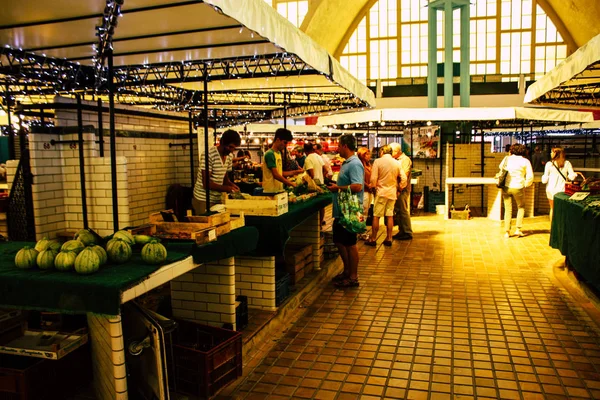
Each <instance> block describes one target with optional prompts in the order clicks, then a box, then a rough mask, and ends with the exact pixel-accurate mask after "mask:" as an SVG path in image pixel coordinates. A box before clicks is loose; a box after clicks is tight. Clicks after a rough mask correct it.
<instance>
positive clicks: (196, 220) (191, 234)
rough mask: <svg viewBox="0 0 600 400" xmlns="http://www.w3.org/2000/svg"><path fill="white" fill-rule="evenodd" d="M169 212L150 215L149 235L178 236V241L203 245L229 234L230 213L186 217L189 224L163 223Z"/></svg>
mask: <svg viewBox="0 0 600 400" xmlns="http://www.w3.org/2000/svg"><path fill="white" fill-rule="evenodd" d="M170 213H171V210H165V211H160V212H157V213H152V214H150V223H151V224H150V225H154V229H152V228H151V229H150V233H148V234H150V235H156V236H158V237H161V236H162V237H166V238H169V237H171V236H178V237H179V238H180V239H191V240H195V241H196V244H204V243H208V242H212V241H214V240H217V237H219V236H221V235H224V234H226V233H229V231H230V230H231V226H230V221H231V214H230V213H228V212H227V213H219V214H213V215H196V216H188V217H187V218H188V220H191V222H165V221H164V217H165V216H166V215H169V214H170Z"/></svg>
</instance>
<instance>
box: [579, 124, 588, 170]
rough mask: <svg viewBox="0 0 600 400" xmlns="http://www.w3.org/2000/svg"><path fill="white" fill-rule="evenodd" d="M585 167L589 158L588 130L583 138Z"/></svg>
mask: <svg viewBox="0 0 600 400" xmlns="http://www.w3.org/2000/svg"><path fill="white" fill-rule="evenodd" d="M579 129H581V126H580V127H579ZM583 140H584V141H583V168H585V164H586V160H587V152H588V143H587V142H588V134H587V131H585V136H584V139H583Z"/></svg>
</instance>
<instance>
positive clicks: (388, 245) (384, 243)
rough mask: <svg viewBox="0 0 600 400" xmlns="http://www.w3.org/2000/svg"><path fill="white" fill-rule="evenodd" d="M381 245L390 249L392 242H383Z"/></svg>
mask: <svg viewBox="0 0 600 400" xmlns="http://www.w3.org/2000/svg"><path fill="white" fill-rule="evenodd" d="M383 245H384V246H387V247H390V246H391V245H392V241H391V240H384V241H383Z"/></svg>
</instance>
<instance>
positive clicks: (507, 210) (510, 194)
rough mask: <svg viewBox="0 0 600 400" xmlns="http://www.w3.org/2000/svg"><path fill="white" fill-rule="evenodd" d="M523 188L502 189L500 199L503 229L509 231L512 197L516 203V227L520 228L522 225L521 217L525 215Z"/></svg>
mask: <svg viewBox="0 0 600 400" xmlns="http://www.w3.org/2000/svg"><path fill="white" fill-rule="evenodd" d="M523 192H524V190H523V188H521V189H512V188H503V189H502V200H503V201H504V230H505V231H506V232H509V231H510V224H511V222H512V199H513V198H514V199H515V202H516V203H517V229H519V230H520V229H521V227H522V226H523V217H524V216H525V206H524V201H523V198H524V193H523Z"/></svg>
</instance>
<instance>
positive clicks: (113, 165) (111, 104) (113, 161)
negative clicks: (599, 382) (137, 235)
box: [106, 49, 119, 232]
mask: <svg viewBox="0 0 600 400" xmlns="http://www.w3.org/2000/svg"><path fill="white" fill-rule="evenodd" d="M106 58H107V60H108V121H109V122H108V124H109V125H108V126H109V130H110V178H111V181H112V203H113V229H114V231H115V232H116V231H118V230H119V200H118V196H117V133H116V132H115V86H114V82H113V80H114V70H113V52H112V50H111V49H108V50H107V57H106Z"/></svg>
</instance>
